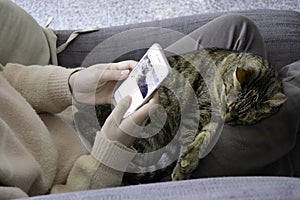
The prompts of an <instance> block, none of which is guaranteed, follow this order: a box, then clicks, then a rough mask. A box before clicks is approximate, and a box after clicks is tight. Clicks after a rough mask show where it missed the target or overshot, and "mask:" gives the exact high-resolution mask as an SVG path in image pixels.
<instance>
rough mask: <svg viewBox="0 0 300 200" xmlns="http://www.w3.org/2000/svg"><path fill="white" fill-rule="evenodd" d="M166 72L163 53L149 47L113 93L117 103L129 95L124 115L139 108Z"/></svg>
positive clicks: (167, 67) (166, 67) (165, 75)
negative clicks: (129, 103)
mask: <svg viewBox="0 0 300 200" xmlns="http://www.w3.org/2000/svg"><path fill="white" fill-rule="evenodd" d="M168 72H169V65H168V63H166V59H165V58H164V55H163V54H162V53H161V52H160V51H158V50H156V49H154V50H153V49H151V48H150V50H149V51H148V52H147V53H146V54H145V55H144V56H143V58H142V59H141V60H140V61H139V62H138V64H137V65H136V66H135V68H134V69H133V70H132V71H131V73H130V74H129V76H128V78H127V79H126V80H125V81H124V82H123V83H122V84H121V85H120V87H119V88H118V89H117V91H116V93H115V99H116V101H117V103H118V101H119V100H121V99H122V98H124V97H126V96H131V99H132V102H131V105H130V108H129V109H128V111H127V113H126V114H125V116H124V117H126V116H128V115H129V114H131V113H132V112H133V111H135V110H136V109H137V108H139V107H140V106H141V105H142V104H143V103H144V102H145V100H147V99H148V98H149V97H150V96H151V95H152V94H153V92H154V91H155V90H156V89H157V87H158V86H159V85H160V84H161V82H162V81H163V80H164V79H165V78H166V77H167V75H168Z"/></svg>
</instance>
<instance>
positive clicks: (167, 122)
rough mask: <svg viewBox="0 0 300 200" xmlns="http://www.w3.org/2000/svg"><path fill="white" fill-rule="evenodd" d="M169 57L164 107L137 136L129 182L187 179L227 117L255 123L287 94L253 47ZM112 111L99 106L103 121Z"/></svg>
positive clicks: (162, 95) (162, 98)
mask: <svg viewBox="0 0 300 200" xmlns="http://www.w3.org/2000/svg"><path fill="white" fill-rule="evenodd" d="M168 61H169V64H170V66H171V68H172V72H171V75H170V77H169V78H168V80H167V81H166V82H165V83H164V84H163V86H161V87H160V88H159V89H158V94H159V104H160V105H161V106H162V107H160V108H159V109H157V110H156V112H154V113H152V114H151V119H150V120H149V122H148V123H149V124H148V125H147V126H146V127H145V128H144V130H143V131H142V133H141V136H143V137H140V138H137V139H136V140H135V143H134V145H133V147H134V148H135V149H136V150H137V151H138V152H139V153H141V154H139V156H137V157H136V158H135V159H133V161H132V163H133V164H132V165H131V166H129V168H130V169H129V171H130V172H136V173H130V174H127V175H125V176H124V182H126V183H130V184H133V183H139V182H149V181H150V182H151V181H155V180H154V179H155V178H159V179H160V178H161V177H165V176H171V177H172V180H183V179H188V178H189V177H190V175H191V173H192V172H193V170H194V169H195V168H196V167H197V165H198V161H199V159H201V158H203V157H204V156H205V155H207V153H209V151H210V150H211V149H212V148H213V145H214V144H215V143H216V141H217V139H218V136H219V135H220V133H221V131H222V127H223V123H224V121H225V122H226V123H228V124H231V125H247V124H253V123H256V122H258V121H260V120H262V119H264V118H266V117H268V116H270V115H272V114H274V113H275V112H276V111H277V110H278V109H279V107H280V105H281V104H283V103H284V102H285V101H286V99H287V98H286V96H285V95H284V94H283V93H282V85H281V80H280V78H279V76H278V73H277V72H276V70H275V69H274V68H273V67H271V66H270V64H269V63H268V62H267V61H265V60H264V59H262V58H261V57H259V56H256V55H253V54H251V53H242V52H234V51H229V50H224V49H217V48H211V49H204V50H200V51H196V52H191V53H187V54H184V55H175V56H171V57H169V58H168ZM110 112H111V107H110V106H96V113H97V119H98V121H99V124H100V126H101V125H102V124H103V123H104V121H105V119H106V117H107V116H108V115H109V113H110ZM75 117H76V116H75ZM85 127H87V126H85ZM88 128H90V130H91V127H88ZM83 131H86V130H83ZM95 131H96V129H95ZM95 131H94V132H95ZM93 134H95V133H91V134H90V137H93V136H91V135H93ZM162 149H163V150H162ZM151 152H155V153H153V154H151ZM174 161H175V162H174ZM145 163H147V164H145ZM149 163H150V164H149ZM174 165H175V166H174Z"/></svg>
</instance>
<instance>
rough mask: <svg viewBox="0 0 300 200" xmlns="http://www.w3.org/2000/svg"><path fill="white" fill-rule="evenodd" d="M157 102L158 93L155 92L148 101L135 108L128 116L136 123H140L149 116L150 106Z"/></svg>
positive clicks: (152, 106)
mask: <svg viewBox="0 0 300 200" xmlns="http://www.w3.org/2000/svg"><path fill="white" fill-rule="evenodd" d="M157 103H158V95H157V94H155V95H154V96H153V97H152V98H151V99H150V101H149V102H148V103H146V104H145V105H143V106H142V107H141V108H139V109H138V110H136V111H135V112H134V113H133V114H132V115H131V116H130V118H131V119H132V120H133V121H134V122H135V123H137V124H138V125H142V124H143V122H145V120H147V119H148V118H149V114H150V110H151V108H154V106H155V105H156V104H157Z"/></svg>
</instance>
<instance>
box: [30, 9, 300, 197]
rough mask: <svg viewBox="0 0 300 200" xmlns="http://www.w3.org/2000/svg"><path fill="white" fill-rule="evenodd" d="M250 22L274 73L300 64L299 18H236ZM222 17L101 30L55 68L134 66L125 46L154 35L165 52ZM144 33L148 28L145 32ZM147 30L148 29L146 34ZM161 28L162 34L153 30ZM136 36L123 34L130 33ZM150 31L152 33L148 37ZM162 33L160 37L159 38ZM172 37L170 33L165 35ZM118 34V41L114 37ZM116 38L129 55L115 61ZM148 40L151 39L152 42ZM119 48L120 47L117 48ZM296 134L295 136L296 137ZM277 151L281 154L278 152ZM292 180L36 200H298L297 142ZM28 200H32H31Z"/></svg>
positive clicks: (230, 179)
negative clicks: (183, 36) (128, 61)
mask: <svg viewBox="0 0 300 200" xmlns="http://www.w3.org/2000/svg"><path fill="white" fill-rule="evenodd" d="M238 13H240V14H243V15H245V16H247V17H249V18H250V19H252V20H254V22H255V23H256V24H257V26H258V28H259V30H260V31H261V33H262V35H263V37H264V40H265V42H266V46H267V51H268V59H269V61H270V62H271V63H272V64H273V65H274V66H275V67H276V68H278V69H280V68H281V67H283V66H285V65H287V64H290V63H293V62H294V61H297V60H300V13H298V12H293V11H276V10H253V11H244V12H243V11H241V12H238ZM221 14H224V13H210V14H199V15H194V16H188V17H180V18H175V19H167V20H161V21H153V22H146V23H141V24H133V25H126V26H118V27H109V28H104V29H101V30H100V31H98V32H93V33H88V34H82V35H80V36H79V37H78V38H77V39H76V40H74V41H73V42H72V43H71V44H70V45H69V46H68V48H67V49H66V50H65V51H63V52H62V53H60V54H59V55H58V61H59V65H62V66H65V67H71V68H72V67H77V66H88V65H91V64H94V63H97V62H111V61H118V60H125V59H135V60H138V59H139V58H140V57H141V56H142V55H143V53H144V51H145V50H144V49H143V48H141V49H139V50H132V51H131V50H130V45H136V44H135V43H137V42H139V43H143V44H142V47H143V46H147V45H148V46H149V45H150V44H151V43H152V42H153V40H150V39H149V38H150V37H149V35H151V34H152V36H153V34H155V37H154V38H155V41H156V42H159V43H160V44H161V45H162V46H163V47H166V46H168V45H170V44H171V43H173V42H174V40H176V39H178V38H179V37H180V33H182V34H188V33H190V32H191V31H193V30H195V29H196V28H198V27H200V26H201V25H203V24H205V23H206V22H208V21H210V20H212V19H213V18H215V17H217V16H220V15H221ZM147 27H148V28H147ZM149 27H152V29H151V28H149ZM153 27H160V29H163V30H162V31H161V30H158V29H155V28H154V29H153ZM133 29H134V30H135V31H138V33H139V34H138V35H132V34H124V33H127V32H126V31H130V30H133ZM152 30H155V31H152ZM170 30H173V31H176V33H177V32H178V34H176V35H178V38H176V37H172V38H171V37H170V38H168V37H166V36H163V35H164V34H168V32H169V31H170ZM160 31H161V32H160ZM71 32H72V30H60V31H57V34H58V45H60V44H62V43H63V42H65V41H66V40H67V38H68V36H69V35H70V34H71ZM170 32H172V31H170ZM118 34H121V35H118ZM116 37H122V38H123V40H124V41H128V45H129V47H128V49H129V50H128V51H127V52H126V53H125V54H123V55H121V56H119V55H113V54H112V53H111V52H114V50H113V49H117V48H119V47H120V46H118V45H120V44H119V43H118V42H114V43H112V42H110V43H109V42H108V41H109V40H111V41H113V40H114V38H116ZM151 38H153V37H151ZM120 48H121V47H120ZM298 133H299V131H298ZM278 148H281V147H280V146H278ZM289 155H290V157H289V158H290V159H291V163H292V165H293V174H292V175H293V176H294V177H283V176H281V177H280V176H270V175H268V176H262V175H259V176H258V175H256V174H253V176H242V175H239V176H226V177H214V178H212V177H210V178H199V179H194V180H188V181H179V182H163V183H152V184H142V185H135V186H123V187H116V188H109V189H102V190H94V191H82V192H74V193H67V194H61V195H46V196H43V197H35V198H37V199H300V179H299V178H297V177H299V176H300V139H299V134H298V140H297V139H295V141H293V149H292V150H291V151H290V152H289ZM35 198H32V199H35Z"/></svg>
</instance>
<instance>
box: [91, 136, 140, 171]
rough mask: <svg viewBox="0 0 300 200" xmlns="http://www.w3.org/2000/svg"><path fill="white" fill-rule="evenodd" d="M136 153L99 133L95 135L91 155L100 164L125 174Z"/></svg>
mask: <svg viewBox="0 0 300 200" xmlns="http://www.w3.org/2000/svg"><path fill="white" fill-rule="evenodd" d="M136 153H137V152H136V151H135V150H134V149H131V148H128V147H127V146H125V145H123V144H121V143H119V142H116V141H111V140H109V139H108V138H107V137H106V136H105V135H104V134H102V133H101V132H100V131H99V132H98V133H97V135H96V138H95V143H94V146H93V149H92V152H91V155H92V156H93V157H94V158H95V159H96V160H98V161H99V162H101V163H102V164H104V165H106V166H108V167H110V168H112V169H115V170H118V171H122V172H125V171H126V169H127V166H128V165H129V163H130V162H131V160H132V159H133V157H134V156H135V155H136Z"/></svg>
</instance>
